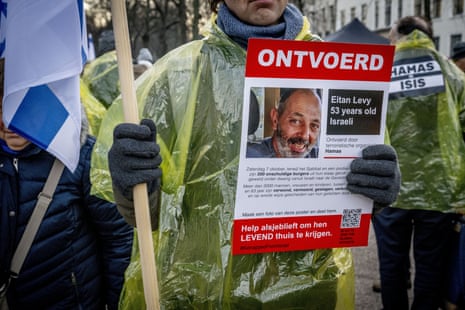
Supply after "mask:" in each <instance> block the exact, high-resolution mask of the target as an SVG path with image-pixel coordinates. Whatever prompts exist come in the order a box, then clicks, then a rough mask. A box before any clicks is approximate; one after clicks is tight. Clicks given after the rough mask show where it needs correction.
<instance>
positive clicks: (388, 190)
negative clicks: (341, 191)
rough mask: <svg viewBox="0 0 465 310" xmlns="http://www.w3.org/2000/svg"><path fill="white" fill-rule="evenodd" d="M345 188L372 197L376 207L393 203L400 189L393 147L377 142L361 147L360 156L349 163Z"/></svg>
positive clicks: (395, 154) (398, 172) (397, 166)
mask: <svg viewBox="0 0 465 310" xmlns="http://www.w3.org/2000/svg"><path fill="white" fill-rule="evenodd" d="M347 189H348V190H349V191H350V192H352V193H354V194H361V195H364V196H366V197H368V198H371V199H373V201H374V202H375V206H376V205H378V207H379V205H380V204H381V205H384V206H386V205H390V204H391V203H393V202H394V201H395V200H396V199H397V195H398V193H399V191H400V171H399V165H398V163H397V153H396V151H395V150H394V148H393V147H391V146H389V145H385V144H377V145H370V146H368V147H366V148H365V149H363V151H362V157H361V158H356V159H354V160H353V161H352V163H351V165H350V173H349V174H348V175H347Z"/></svg>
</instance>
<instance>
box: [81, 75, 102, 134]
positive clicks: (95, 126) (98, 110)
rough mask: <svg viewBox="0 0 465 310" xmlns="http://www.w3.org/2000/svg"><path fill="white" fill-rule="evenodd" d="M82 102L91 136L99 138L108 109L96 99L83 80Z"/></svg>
mask: <svg viewBox="0 0 465 310" xmlns="http://www.w3.org/2000/svg"><path fill="white" fill-rule="evenodd" d="M79 87H80V95H81V102H82V105H83V106H84V110H85V112H86V116H87V120H88V121H89V134H91V135H93V136H97V134H98V131H99V128H100V123H101V122H102V118H103V116H104V115H105V112H106V111H107V109H105V107H104V106H103V104H102V103H101V102H100V101H98V100H97V98H95V97H94V96H93V95H92V93H91V92H90V90H89V87H88V86H87V85H86V84H85V83H84V82H83V81H82V80H81V81H80V84H79Z"/></svg>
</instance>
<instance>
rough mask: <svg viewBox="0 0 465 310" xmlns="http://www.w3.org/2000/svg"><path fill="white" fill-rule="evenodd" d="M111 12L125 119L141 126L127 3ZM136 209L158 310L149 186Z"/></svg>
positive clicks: (147, 287) (146, 276)
mask: <svg viewBox="0 0 465 310" xmlns="http://www.w3.org/2000/svg"><path fill="white" fill-rule="evenodd" d="M111 11H112V18H113V31H114V34H115V46H116V55H117V59H118V72H119V80H120V84H121V97H122V99H123V109H124V117H125V120H126V121H127V122H130V123H136V124H139V111H138V108H137V98H136V91H135V88H134V72H133V66H132V56H131V45H130V43H129V30H128V22H127V15H126V3H125V0H112V1H111ZM134 206H135V215H136V224H137V237H138V242H139V250H140V262H141V266H142V281H143V285H144V294H145V303H146V306H147V309H149V310H159V309H160V303H159V292H158V281H157V269H156V265H155V254H154V247H153V238H152V227H151V223H150V212H149V202H148V194H147V184H145V183H144V184H138V185H136V186H135V187H134Z"/></svg>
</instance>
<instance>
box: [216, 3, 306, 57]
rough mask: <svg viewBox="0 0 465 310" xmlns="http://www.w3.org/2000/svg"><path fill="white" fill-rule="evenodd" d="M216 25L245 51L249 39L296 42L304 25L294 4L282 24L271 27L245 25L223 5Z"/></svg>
mask: <svg viewBox="0 0 465 310" xmlns="http://www.w3.org/2000/svg"><path fill="white" fill-rule="evenodd" d="M216 23H217V24H218V27H220V29H221V30H222V31H223V32H224V33H226V34H227V35H228V36H229V37H230V38H231V39H232V40H233V41H234V42H236V43H237V44H239V45H240V46H242V47H243V48H245V49H247V42H248V40H249V38H274V39H283V40H294V39H295V38H296V37H297V35H298V34H299V33H300V31H301V30H302V27H303V24H304V22H303V16H302V13H300V11H299V10H298V9H297V7H295V6H294V5H293V4H288V5H287V6H286V9H285V10H284V13H283V16H282V19H281V22H280V23H278V24H276V25H271V26H254V25H249V24H245V23H244V22H242V21H241V20H240V19H238V18H237V17H236V16H235V15H234V14H233V13H232V12H231V11H230V10H229V9H228V7H227V6H226V5H224V4H221V5H220V8H219V11H218V18H217V20H216Z"/></svg>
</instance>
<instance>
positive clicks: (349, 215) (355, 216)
mask: <svg viewBox="0 0 465 310" xmlns="http://www.w3.org/2000/svg"><path fill="white" fill-rule="evenodd" d="M361 217H362V209H344V210H343V211H342V222H341V228H356V227H360V218H361Z"/></svg>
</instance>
